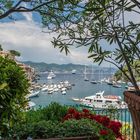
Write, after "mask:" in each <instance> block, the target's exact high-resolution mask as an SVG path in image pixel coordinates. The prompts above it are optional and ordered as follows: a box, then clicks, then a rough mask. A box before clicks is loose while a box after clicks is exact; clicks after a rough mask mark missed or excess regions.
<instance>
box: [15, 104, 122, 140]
mask: <svg viewBox="0 0 140 140" xmlns="http://www.w3.org/2000/svg"><path fill="white" fill-rule="evenodd" d="M58 107H59V108H58ZM59 111H60V112H61V113H62V114H60V112H59ZM51 113H52V114H51ZM44 115H45V116H44ZM55 115H56V116H55ZM59 115H60V116H59ZM26 117H27V119H26V122H23V123H20V124H19V125H16V126H15V127H14V129H13V130H14V133H13V134H16V135H17V137H19V138H20V139H23V138H24V139H26V138H27V137H28V136H31V137H32V138H54V137H59V138H63V137H71V136H93V137H99V138H100V139H102V140H107V139H110V140H115V139H116V138H115V137H117V138H121V134H120V128H121V124H120V123H119V122H115V121H112V120H110V119H109V118H108V117H106V116H100V115H95V114H92V113H91V112H90V111H88V110H87V109H83V111H81V112H79V111H77V110H76V109H74V108H68V107H66V106H61V105H59V104H57V103H52V104H51V105H49V107H46V108H40V109H38V110H35V111H34V110H31V111H29V112H26ZM34 117H35V118H34Z"/></svg>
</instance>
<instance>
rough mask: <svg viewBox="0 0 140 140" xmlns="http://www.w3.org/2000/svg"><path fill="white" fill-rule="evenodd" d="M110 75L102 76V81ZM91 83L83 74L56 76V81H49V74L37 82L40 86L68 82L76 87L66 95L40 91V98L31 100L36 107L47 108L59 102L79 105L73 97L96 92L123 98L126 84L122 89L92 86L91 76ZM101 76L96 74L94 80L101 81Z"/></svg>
mask: <svg viewBox="0 0 140 140" xmlns="http://www.w3.org/2000/svg"><path fill="white" fill-rule="evenodd" d="M109 76H110V75H109V74H108V75H107V74H106V75H102V77H100V79H102V78H107V77H109ZM87 77H88V79H89V81H84V75H83V74H69V73H67V74H64V73H63V74H62V73H61V74H60V73H59V74H56V77H55V78H54V79H49V80H48V79H47V74H40V80H38V81H37V82H38V83H40V84H43V83H45V84H52V83H54V84H59V82H60V81H68V82H69V83H71V84H74V85H75V86H72V89H70V90H67V91H66V95H62V93H61V92H60V91H58V92H53V93H52V94H48V93H47V91H46V92H42V91H40V94H39V97H36V98H31V101H33V102H34V103H35V104H36V107H39V106H42V107H44V106H47V105H48V104H50V103H51V102H58V103H60V104H62V105H76V104H77V103H76V102H74V101H73V100H72V98H73V97H75V98H84V97H86V96H90V95H94V94H95V93H96V92H99V91H105V93H104V94H105V95H108V94H109V95H118V96H121V97H122V98H123V92H124V90H125V84H122V86H121V88H115V87H113V86H111V85H108V84H107V83H102V84H101V83H97V84H92V83H90V80H91V79H90V77H91V75H90V74H88V75H87ZM98 78H99V75H98V74H94V79H95V80H99V79H98Z"/></svg>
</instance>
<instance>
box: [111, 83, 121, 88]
mask: <svg viewBox="0 0 140 140" xmlns="http://www.w3.org/2000/svg"><path fill="white" fill-rule="evenodd" d="M112 86H113V87H115V88H121V87H122V86H121V85H119V84H113V85H112Z"/></svg>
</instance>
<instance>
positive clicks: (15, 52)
mask: <svg viewBox="0 0 140 140" xmlns="http://www.w3.org/2000/svg"><path fill="white" fill-rule="evenodd" d="M10 53H11V55H13V56H20V52H18V51H15V50H10Z"/></svg>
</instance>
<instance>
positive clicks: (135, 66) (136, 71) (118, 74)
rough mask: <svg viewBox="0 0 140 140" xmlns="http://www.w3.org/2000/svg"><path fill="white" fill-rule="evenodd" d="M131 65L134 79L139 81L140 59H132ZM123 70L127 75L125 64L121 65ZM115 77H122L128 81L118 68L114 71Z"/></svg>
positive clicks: (118, 78) (119, 78)
mask: <svg viewBox="0 0 140 140" xmlns="http://www.w3.org/2000/svg"><path fill="white" fill-rule="evenodd" d="M131 67H132V71H133V73H134V76H135V79H136V81H138V82H139V81H140V61H139V60H136V61H134V62H133V64H131ZM123 71H125V73H127V74H128V75H129V72H128V68H127V67H126V65H125V66H124V67H123ZM115 77H116V79H117V80H121V79H124V80H125V81H128V79H127V78H126V76H125V75H124V74H123V73H122V72H121V71H120V70H118V71H117V72H116V73H115Z"/></svg>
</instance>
